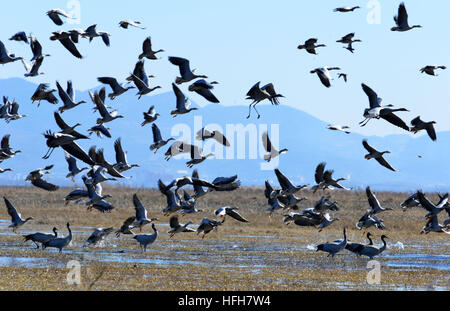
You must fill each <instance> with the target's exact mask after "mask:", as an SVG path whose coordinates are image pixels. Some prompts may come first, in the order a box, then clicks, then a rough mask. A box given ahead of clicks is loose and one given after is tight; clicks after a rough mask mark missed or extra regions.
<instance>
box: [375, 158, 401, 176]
mask: <svg viewBox="0 0 450 311" xmlns="http://www.w3.org/2000/svg"><path fill="white" fill-rule="evenodd" d="M375 160H377V161H378V163H380V164H381V165H383V166H384V167H386V168H388V169H390V170H391V171H394V172H396V171H397V170H396V169H395V168H393V167H392V166H391V165H390V164H389V163H388V162H387V161H386V159H385V158H383V157H379V158H375Z"/></svg>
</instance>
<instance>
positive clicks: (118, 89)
mask: <svg viewBox="0 0 450 311" xmlns="http://www.w3.org/2000/svg"><path fill="white" fill-rule="evenodd" d="M97 80H98V82H100V83H103V84H108V85H109V86H110V87H111V89H112V91H113V92H112V93H110V94H108V97H109V98H110V99H111V100H114V99H115V98H116V97H117V96H120V95H122V94H123V93H125V92H126V91H128V90H131V89H134V88H135V87H134V86H128V87H124V84H119V82H117V80H116V78H111V77H100V78H98V79H97Z"/></svg>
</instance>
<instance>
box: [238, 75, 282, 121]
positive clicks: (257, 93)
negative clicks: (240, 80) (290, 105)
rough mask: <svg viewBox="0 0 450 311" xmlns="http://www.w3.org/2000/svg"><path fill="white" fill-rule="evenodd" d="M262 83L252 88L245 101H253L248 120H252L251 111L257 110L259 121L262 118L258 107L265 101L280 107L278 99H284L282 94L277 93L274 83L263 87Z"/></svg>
mask: <svg viewBox="0 0 450 311" xmlns="http://www.w3.org/2000/svg"><path fill="white" fill-rule="evenodd" d="M260 83H261V82H258V83H256V84H255V85H254V86H252V88H251V89H250V90H249V91H248V92H247V97H246V98H245V99H249V100H252V103H251V104H250V105H249V107H248V116H247V119H249V118H250V114H251V109H252V106H253V109H255V111H256V113H257V114H258V119H259V118H260V117H261V115H260V114H259V112H258V110H256V105H257V104H259V103H260V102H262V101H263V100H266V99H267V100H269V101H270V102H271V103H272V105H279V104H280V102H279V100H278V98H280V97H284V96H283V95H282V94H278V93H277V92H276V91H275V87H274V85H273V84H272V83H269V84H266V85H264V86H263V87H260V86H259V85H260Z"/></svg>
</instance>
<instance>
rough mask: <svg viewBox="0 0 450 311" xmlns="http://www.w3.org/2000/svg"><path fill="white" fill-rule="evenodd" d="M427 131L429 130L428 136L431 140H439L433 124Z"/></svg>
mask: <svg viewBox="0 0 450 311" xmlns="http://www.w3.org/2000/svg"><path fill="white" fill-rule="evenodd" d="M426 130H427V133H428V136H430V138H431V140H433V141H435V140H437V137H436V131H435V129H434V126H433V124H430V125H428V126H427V128H426Z"/></svg>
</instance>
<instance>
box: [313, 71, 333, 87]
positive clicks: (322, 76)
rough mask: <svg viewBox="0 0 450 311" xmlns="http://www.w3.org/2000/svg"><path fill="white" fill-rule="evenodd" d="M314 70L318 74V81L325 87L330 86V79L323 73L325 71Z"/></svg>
mask: <svg viewBox="0 0 450 311" xmlns="http://www.w3.org/2000/svg"><path fill="white" fill-rule="evenodd" d="M316 72H317V75H318V76H319V79H320V82H322V84H323V85H325V86H326V87H330V86H331V83H330V79H329V78H328V76H327V75H326V74H325V72H324V71H322V70H317V71H316Z"/></svg>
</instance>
